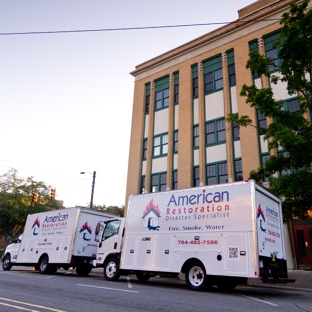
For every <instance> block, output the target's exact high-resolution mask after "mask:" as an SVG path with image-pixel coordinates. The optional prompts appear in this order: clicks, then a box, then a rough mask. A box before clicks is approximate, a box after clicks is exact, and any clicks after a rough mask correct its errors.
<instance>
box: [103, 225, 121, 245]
mask: <svg viewBox="0 0 312 312" xmlns="http://www.w3.org/2000/svg"><path fill="white" fill-rule="evenodd" d="M119 227H120V220H113V221H109V222H107V224H106V226H105V229H104V232H103V239H102V240H105V239H108V238H109V237H112V236H115V235H118V232H119Z"/></svg>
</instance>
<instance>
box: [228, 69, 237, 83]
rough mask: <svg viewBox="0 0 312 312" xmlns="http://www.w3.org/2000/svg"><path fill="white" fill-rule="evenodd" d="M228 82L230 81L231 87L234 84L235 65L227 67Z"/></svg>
mask: <svg viewBox="0 0 312 312" xmlns="http://www.w3.org/2000/svg"><path fill="white" fill-rule="evenodd" d="M229 81H230V86H233V85H235V84H236V75H235V65H234V64H231V65H229Z"/></svg>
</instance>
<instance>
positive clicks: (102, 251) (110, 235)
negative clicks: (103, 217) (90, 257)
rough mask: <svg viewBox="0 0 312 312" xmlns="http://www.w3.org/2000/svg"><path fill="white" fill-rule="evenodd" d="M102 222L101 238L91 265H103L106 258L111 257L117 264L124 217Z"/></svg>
mask: <svg viewBox="0 0 312 312" xmlns="http://www.w3.org/2000/svg"><path fill="white" fill-rule="evenodd" d="M104 224H105V226H104V229H103V234H102V238H101V240H100V243H99V246H98V250H97V255H96V260H94V262H93V265H94V266H95V267H103V266H104V265H105V263H106V262H107V261H108V260H110V259H113V260H114V261H116V264H117V265H118V266H119V261H120V254H121V246H122V238H123V235H124V224H125V219H124V218H116V219H111V220H107V221H105V222H104Z"/></svg>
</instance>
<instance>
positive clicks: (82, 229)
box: [79, 222, 92, 234]
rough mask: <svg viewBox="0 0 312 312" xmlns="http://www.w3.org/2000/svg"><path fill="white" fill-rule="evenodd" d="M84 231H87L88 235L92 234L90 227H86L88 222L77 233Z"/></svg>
mask: <svg viewBox="0 0 312 312" xmlns="http://www.w3.org/2000/svg"><path fill="white" fill-rule="evenodd" d="M84 230H87V231H88V232H89V233H90V234H92V229H91V226H89V225H88V222H86V223H85V224H84V225H83V226H82V227H81V229H80V231H79V233H81V232H83V231H84Z"/></svg>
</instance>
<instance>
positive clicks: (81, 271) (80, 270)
mask: <svg viewBox="0 0 312 312" xmlns="http://www.w3.org/2000/svg"><path fill="white" fill-rule="evenodd" d="M91 271H92V266H77V268H76V273H77V274H78V275H79V276H87V275H88V274H89V273H90V272H91Z"/></svg>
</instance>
